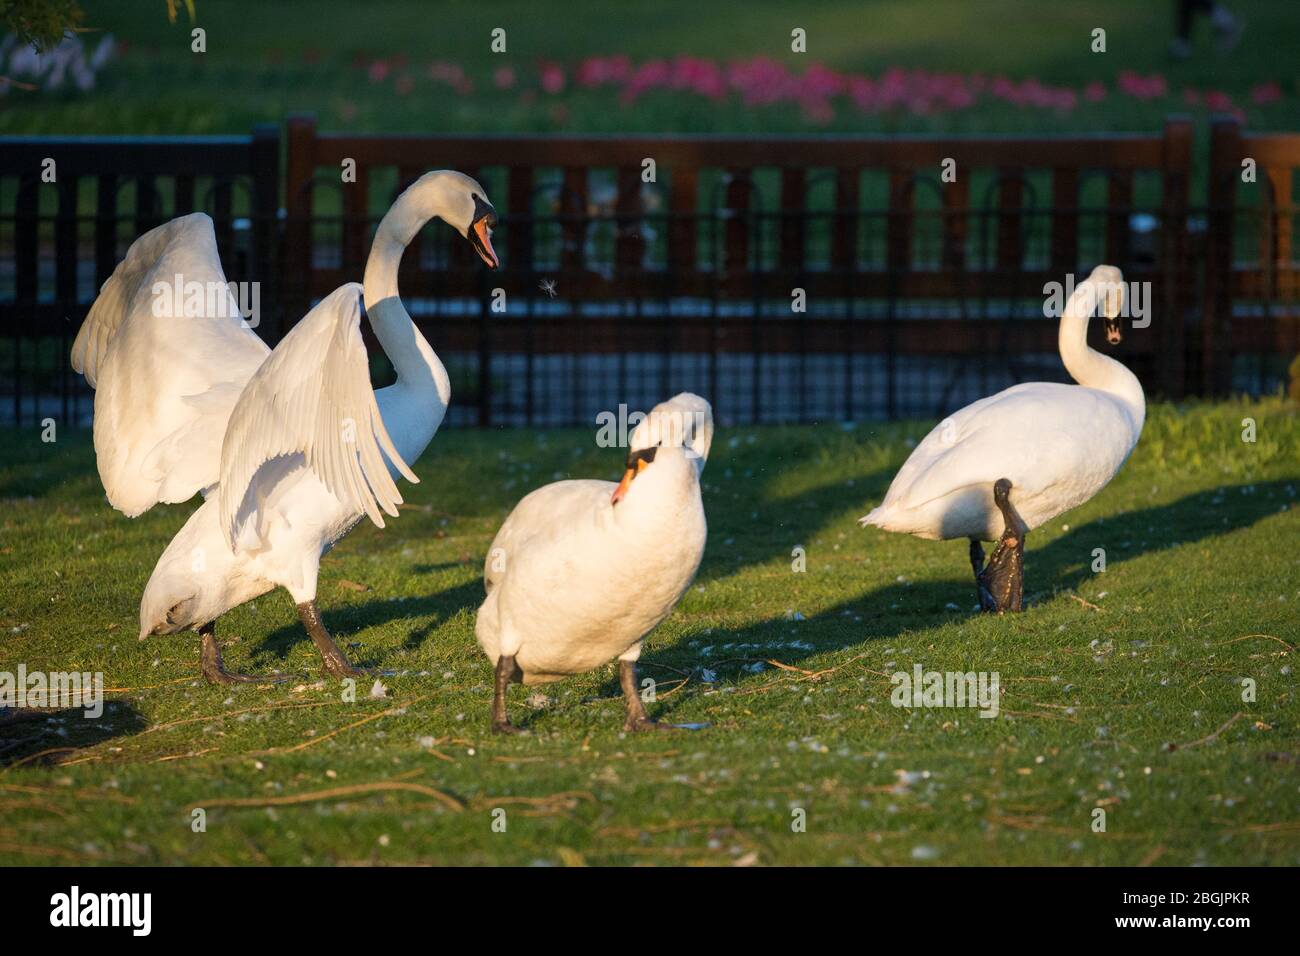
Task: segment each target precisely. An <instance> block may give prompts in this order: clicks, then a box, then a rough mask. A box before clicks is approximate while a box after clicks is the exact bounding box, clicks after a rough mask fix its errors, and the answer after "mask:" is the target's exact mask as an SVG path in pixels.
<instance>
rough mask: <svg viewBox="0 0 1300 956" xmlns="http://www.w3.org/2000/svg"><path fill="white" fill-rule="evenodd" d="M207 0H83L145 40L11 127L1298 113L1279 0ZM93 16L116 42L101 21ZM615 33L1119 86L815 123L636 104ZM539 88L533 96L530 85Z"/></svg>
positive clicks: (12, 98) (625, 38)
mask: <svg viewBox="0 0 1300 956" xmlns="http://www.w3.org/2000/svg"><path fill="white" fill-rule="evenodd" d="M196 5H197V11H198V17H197V20H196V25H198V26H201V27H202V28H203V29H204V30H205V31H206V39H207V50H206V52H205V53H202V54H195V53H193V52H192V51H191V49H190V43H191V40H190V30H191V24H190V23H189V22H188V18H187V17H186V16H185V15H184V14H182V15H181V16H180V18H179V19H178V22H177V23H175V24H169V23H168V21H167V17H166V15H165V6H164V4H163V2H162V0H139V2H136V3H132V4H123V3H119V2H108V0H83V6H84V8H85V9H86V14H87V16H86V26H87V27H88V28H93V29H95V30H103V31H107V32H111V33H113V35H114V36H115V37H116V38H117V39H118V40H120V41H124V42H126V43H127V44H128V45H129V46H128V48H127V49H126V51H125V52H124V54H123V55H122V57H121V58H120V59H119V60H118V61H117V62H115V63H113V64H110V65H109V66H108V67H107V68H105V69H104V71H103V72H102V74H101V77H100V81H99V83H98V85H97V87H96V89H95V91H94V92H93V93H90V94H72V93H68V94H53V95H51V94H46V93H24V92H20V91H11V92H10V93H9V94H8V95H7V96H5V97H0V133H30V134H51V133H64V134H77V133H130V134H137V135H139V134H146V133H162V134H179V133H222V132H230V133H245V132H247V131H248V129H249V128H250V127H251V125H252V124H254V123H256V122H262V121H270V122H276V123H279V122H282V121H283V119H284V117H285V115H286V114H287V113H289V112H292V111H299V110H304V111H311V112H314V113H316V114H318V116H319V117H320V121H321V125H322V128H325V129H341V130H347V131H350V132H416V133H439V132H461V131H464V132H511V131H539V132H546V131H573V132H624V131H629V130H635V131H648V132H655V133H674V132H675V133H685V132H701V133H707V132H713V131H720V132H721V131H730V132H744V133H775V132H807V131H808V130H810V129H813V130H822V129H829V130H834V131H841V132H862V131H873V132H880V131H883V132H892V131H896V130H907V131H920V132H930V131H936V132H959V133H963V132H964V133H983V134H987V133H996V132H1018V133H1038V132H1048V131H1063V132H1089V131H1096V130H1120V129H1137V130H1152V129H1157V128H1158V127H1159V126H1160V124H1161V122H1162V121H1163V119H1164V117H1165V116H1166V114H1168V113H1170V112H1173V111H1181V110H1185V109H1189V108H1192V107H1189V106H1188V105H1187V104H1185V103H1184V100H1183V91H1184V90H1185V89H1188V88H1191V89H1196V90H1201V91H1204V90H1211V89H1213V90H1222V91H1226V92H1227V93H1229V94H1230V95H1231V96H1232V97H1233V100H1234V101H1235V102H1236V103H1238V104H1240V105H1241V106H1243V107H1245V108H1246V110H1247V113H1248V116H1249V120H1250V123H1251V125H1252V127H1254V128H1257V129H1258V128H1264V129H1285V128H1290V127H1291V126H1293V125H1294V118H1295V98H1296V95H1297V92H1298V90H1297V87H1296V76H1297V74H1296V69H1295V57H1294V55H1293V54H1294V50H1295V48H1296V43H1297V40H1298V39H1300V29H1297V25H1296V20H1295V14H1294V11H1293V10H1292V9H1291V8H1290V5H1288V4H1286V3H1277V2H1274V0H1232V2H1230V3H1229V4H1228V6H1230V7H1231V9H1232V10H1233V11H1234V12H1235V13H1236V14H1238V15H1239V16H1240V17H1241V19H1242V21H1243V23H1244V24H1245V32H1244V34H1243V35H1242V38H1241V41H1240V45H1239V46H1238V47H1237V48H1236V49H1235V50H1233V51H1232V52H1231V53H1230V54H1218V53H1216V52H1215V51H1214V49H1213V43H1212V38H1211V31H1210V29H1209V26H1208V24H1207V23H1205V22H1200V23H1199V24H1198V25H1197V30H1196V33H1195V36H1194V40H1195V44H1194V50H1195V52H1194V55H1193V56H1192V57H1191V58H1189V59H1187V60H1181V61H1174V60H1171V59H1170V58H1169V56H1168V52H1167V46H1168V41H1169V39H1170V38H1171V37H1172V35H1173V30H1174V24H1173V3H1172V0H1160V2H1151V3H1133V2H1131V0H1092V2H1089V3H1086V4H1075V3H1071V4H1065V3H1041V2H1033V0H981V2H979V3H973V2H970V0H925V2H917V0H869V2H864V0H823V2H804V3H798V4H793V3H790V2H789V0H779V2H778V0H743V2H741V0H720V2H716V3H709V4H699V3H685V2H681V0H678V2H675V3H671V4H667V5H664V4H645V5H638V4H627V3H611V2H608V0H604V2H598V0H569V2H566V3H565V4H564V5H563V13H562V14H557V12H556V8H555V7H554V5H548V4H539V3H534V2H528V0H503V2H495V3H469V2H464V0H460V2H443V3H438V4H432V5H418V4H411V3H408V2H401V0H375V2H369V3H366V4H365V5H364V6H365V9H364V13H361V12H360V11H359V10H358V7H357V5H356V4H355V3H353V2H351V0H277V2H275V3H264V2H251V0H247V2H234V0H197V4H196ZM498 27H499V28H502V29H504V30H506V35H507V49H506V52H504V53H493V52H492V51H491V49H490V47H489V40H490V33H491V31H492V30H493V29H494V28H498ZM796 27H798V28H802V29H804V30H805V31H806V35H807V52H806V54H795V53H792V52H791V49H790V32H791V30H792V29H793V28H796ZM1096 28H1103V29H1105V30H1106V35H1107V49H1106V52H1105V53H1094V52H1092V50H1091V36H1092V31H1093V30H1094V29H1096ZM87 37H88V39H89V41H90V42H91V44H92V45H93V44H94V43H96V42H97V39H96V34H93V33H92V34H88V35H87ZM611 54H626V55H628V56H629V57H631V58H632V60H633V61H634V62H636V63H641V62H644V61H646V60H650V59H654V58H667V59H671V58H673V57H676V56H678V55H683V54H684V55H691V56H697V57H703V58H708V59H714V60H722V61H728V60H733V59H747V58H750V57H755V56H764V57H769V58H771V59H774V60H777V61H780V62H782V63H785V64H786V65H787V66H789V67H790V68H791V69H792V70H797V71H802V70H803V69H805V68H806V67H807V66H808V65H810V64H812V63H820V64H824V65H825V66H828V67H830V68H832V69H835V70H841V71H848V72H855V73H866V74H869V75H872V76H879V75H880V74H881V73H882V72H884V71H885V70H886V69H888V68H889V67H895V66H897V67H903V68H906V69H924V70H927V71H932V72H944V73H963V74H970V73H982V74H985V75H987V76H990V77H992V76H995V75H997V74H1005V75H1007V76H1009V77H1011V78H1013V79H1016V80H1021V79H1024V78H1027V77H1031V76H1036V77H1039V78H1040V79H1042V80H1043V81H1044V82H1046V83H1051V84H1065V85H1072V86H1080V87H1081V86H1082V85H1083V84H1086V83H1088V82H1091V81H1094V80H1099V81H1101V82H1103V83H1105V84H1106V85H1107V86H1108V87H1109V88H1111V91H1112V92H1111V95H1110V96H1109V97H1108V98H1107V99H1106V100H1105V101H1104V102H1101V103H1084V104H1081V105H1080V106H1079V108H1078V109H1076V110H1074V111H1073V112H1071V113H1069V114H1068V115H1065V116H1057V115H1055V114H1054V113H1053V112H1052V111H1051V110H1042V109H1032V110H1017V109H1013V108H1011V107H1007V106H1003V105H999V104H992V105H990V106H989V107H988V108H980V109H974V110H969V111H961V112H954V113H948V114H944V115H939V116H917V117H913V116H908V115H901V116H899V115H886V116H865V115H862V114H860V113H858V112H857V111H856V110H854V109H851V108H849V109H839V110H838V111H837V115H836V116H835V117H834V118H833V120H831V121H829V122H828V123H827V124H825V125H820V124H819V125H810V124H809V123H808V121H807V120H806V119H805V118H804V117H803V116H802V115H801V112H800V110H799V109H797V108H794V107H791V106H785V105H782V106H778V107H773V108H757V109H749V108H745V107H743V106H742V105H741V104H740V103H739V101H738V99H737V98H736V97H730V98H728V99H727V100H725V101H724V102H722V103H720V104H713V103H708V102H705V101H702V100H700V99H699V98H697V97H692V96H688V95H685V94H681V95H676V94H668V93H655V94H651V95H649V96H647V97H645V98H644V99H642V100H641V101H639V102H637V103H636V104H635V105H634V106H626V107H625V106H621V105H620V103H619V101H618V98H617V96H616V95H614V94H613V93H610V92H607V91H584V90H580V89H575V88H574V86H573V84H572V82H571V80H572V76H571V70H572V67H573V66H575V65H576V64H577V63H578V62H579V61H580V60H582V59H583V58H586V57H590V56H605V55H611ZM400 58H404V59H400ZM377 59H383V60H386V61H388V62H389V63H390V64H392V69H391V70H390V71H389V72H388V73H387V74H386V75H385V76H384V77H383V78H382V79H380V80H374V81H372V79H371V78H369V77H368V74H367V66H368V65H369V64H370V63H372V62H373V61H374V60H377ZM434 61H444V62H449V63H452V64H455V65H456V66H459V67H461V68H463V69H464V71H465V73H466V75H467V76H468V77H469V78H470V79H471V80H473V82H474V83H475V90H474V92H473V93H472V94H464V95H462V94H458V93H455V92H453V91H452V90H451V88H450V87H449V86H447V85H445V84H439V83H436V82H433V81H432V80H430V78H429V77H428V75H427V73H428V67H429V65H430V63H431V62H434ZM541 61H553V62H556V63H559V64H561V65H562V66H563V67H565V68H566V69H567V70H569V71H570V83H569V84H568V86H567V87H566V88H565V89H564V90H563V91H562V92H560V93H555V94H542V95H540V96H538V95H536V93H537V89H536V87H537V82H536V72H537V65H538V63H539V62H541ZM503 66H504V67H508V68H510V69H511V70H514V71H516V72H517V74H518V82H517V83H516V85H514V86H513V87H511V88H510V89H509V90H498V89H497V87H496V85H495V83H494V81H493V77H494V74H495V71H496V70H497V69H498V68H500V67H503ZM1123 70H1133V71H1137V72H1139V73H1142V74H1151V73H1163V74H1165V75H1166V76H1167V78H1168V84H1169V93H1168V95H1167V96H1164V97H1160V98H1157V99H1154V100H1150V101H1146V102H1139V101H1135V100H1131V99H1128V98H1125V97H1121V96H1119V95H1117V94H1116V93H1115V92H1114V86H1115V80H1116V77H1117V76H1118V74H1119V73H1120V72H1121V71H1123ZM401 77H407V78H409V80H410V84H411V85H410V87H409V88H408V89H407V90H406V92H402V91H401V90H400V89H398V88H397V87H398V84H399V80H400V78H401ZM402 82H404V81H402ZM1265 82H1277V83H1278V84H1279V85H1280V87H1281V89H1282V92H1283V94H1284V96H1283V99H1281V100H1280V101H1278V102H1275V103H1273V104H1271V105H1267V106H1259V107H1256V106H1254V105H1252V103H1251V100H1250V92H1251V88H1252V86H1253V85H1254V84H1257V83H1265ZM525 87H530V88H531V89H532V91H533V94H534V95H531V96H529V95H523V90H524V88H525ZM1194 109H1195V111H1197V112H1198V114H1202V113H1203V111H1202V110H1200V108H1199V107H1195V108H1194ZM1204 115H1208V114H1204Z"/></svg>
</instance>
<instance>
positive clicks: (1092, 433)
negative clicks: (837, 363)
mask: <svg viewBox="0 0 1300 956" xmlns="http://www.w3.org/2000/svg"><path fill="white" fill-rule="evenodd" d="M1123 283H1124V277H1123V275H1122V274H1121V273H1120V271H1119V269H1116V268H1115V267H1114V266H1098V267H1097V268H1096V269H1094V270H1093V271H1092V275H1090V276H1089V277H1088V278H1087V279H1086V280H1085V281H1084V282H1083V283H1082V284H1081V285H1079V287H1078V288H1077V289H1075V291H1074V294H1073V295H1071V296H1070V299H1069V301H1068V302H1067V303H1066V306H1065V310H1064V313H1063V314H1062V316H1061V324H1060V330H1059V334H1058V345H1059V348H1060V352H1061V360H1062V361H1063V362H1064V363H1065V368H1066V371H1068V372H1069V373H1070V375H1071V376H1073V378H1074V380H1075V381H1076V382H1078V384H1077V385H1061V384H1057V383H1052V382H1027V383H1025V384H1023V385H1016V386H1013V387H1012V388H1008V389H1006V390H1005V391H1002V392H999V393H998V394H996V395H992V396H990V397H988V398H983V399H980V400H979V401H978V402H975V403H974V404H973V405H968V406H966V407H965V408H963V409H962V410H961V411H959V412H957V413H956V414H954V415H952V416H951V417H950V418H947V419H945V420H944V421H942V422H940V423H939V424H938V425H937V426H935V428H934V430H933V431H931V432H930V434H928V435H927V436H926V437H925V440H924V441H922V442H921V444H919V445H918V446H917V447H916V450H915V451H913V452H912V454H911V455H910V456H909V457H908V459H907V461H906V462H904V464H903V467H902V468H901V469H899V472H898V474H897V475H896V476H895V477H894V480H893V483H892V484H890V486H889V491H888V492H887V493H886V495H885V500H884V501H883V502H881V504H880V507H878V508H876V509H875V510H873V511H872V512H871V513H870V514H868V515H867V516H866V517H864V518H862V519H861V523H862V524H863V525H868V524H871V525H875V526H876V527H878V528H883V529H884V530H886V531H901V532H905V533H907V534H914V535H917V536H918V537H922V538H931V539H942V540H947V539H949V538H962V537H965V538H970V542H971V543H970V559H971V567H972V568H973V569H974V571H975V579H976V586H977V588H978V591H979V599H980V606H981V608H983V609H984V610H986V611H1007V610H1011V611H1018V610H1020V609H1021V605H1022V597H1023V557H1024V545H1025V535H1026V534H1027V533H1028V532H1029V531H1031V530H1033V529H1034V528H1036V527H1038V526H1040V525H1042V524H1043V523H1044V522H1046V521H1049V520H1051V519H1052V518H1054V517H1056V516H1057V515H1059V514H1061V513H1062V512H1064V511H1068V510H1069V509H1070V508H1073V507H1074V506H1075V505H1079V504H1082V503H1083V502H1085V501H1087V500H1088V499H1089V498H1091V497H1092V496H1093V495H1095V494H1096V493H1097V492H1099V491H1100V490H1101V489H1102V488H1104V487H1105V486H1106V483H1107V482H1109V481H1110V480H1111V478H1113V477H1115V474H1116V473H1117V472H1118V471H1119V469H1120V468H1121V467H1122V466H1123V464H1124V462H1125V460H1126V459H1127V458H1128V456H1129V453H1130V452H1131V451H1132V450H1133V446H1134V445H1136V444H1137V440H1138V436H1139V435H1140V434H1141V433H1142V423H1143V422H1144V421H1145V419H1146V401H1145V398H1144V397H1143V394H1142V386H1141V385H1140V384H1139V383H1138V380H1137V377H1136V376H1135V375H1134V374H1133V373H1132V372H1130V371H1129V370H1128V369H1127V368H1125V367H1124V366H1123V365H1121V364H1120V363H1119V362H1117V361H1115V360H1114V359H1112V358H1108V357H1107V356H1105V355H1102V354H1101V353H1100V352H1097V351H1095V350H1093V349H1091V348H1089V347H1088V342H1087V334H1088V319H1089V318H1090V317H1091V316H1092V314H1093V312H1094V311H1096V310H1097V309H1098V308H1100V310H1101V312H1102V315H1103V316H1104V319H1105V323H1106V338H1107V340H1108V341H1109V342H1110V343H1111V344H1112V345H1114V344H1117V343H1118V342H1119V340H1120V326H1119V313H1120V310H1121V308H1122V306H1123V301H1124V284H1123ZM1013 499H1014V501H1013ZM999 525H1001V531H1000V532H999ZM993 540H997V541H998V546H997V548H996V550H995V551H994V552H993V556H992V557H991V558H990V559H989V563H988V566H987V567H985V566H984V549H983V548H982V547H981V546H980V541H993Z"/></svg>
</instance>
